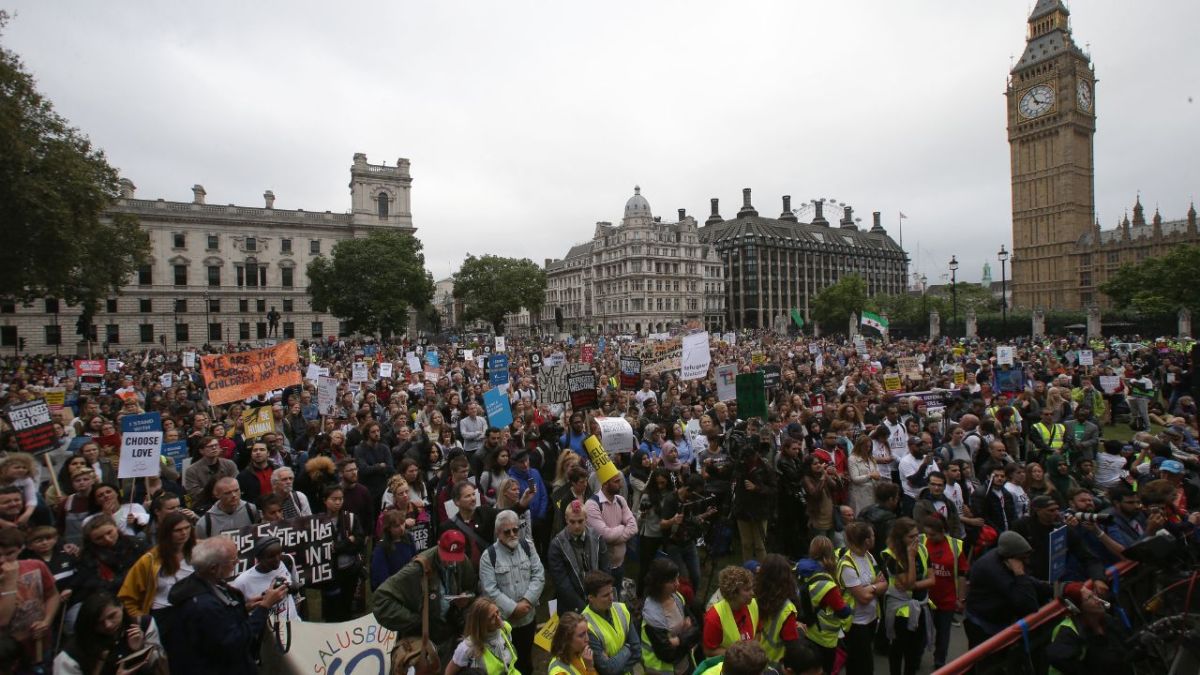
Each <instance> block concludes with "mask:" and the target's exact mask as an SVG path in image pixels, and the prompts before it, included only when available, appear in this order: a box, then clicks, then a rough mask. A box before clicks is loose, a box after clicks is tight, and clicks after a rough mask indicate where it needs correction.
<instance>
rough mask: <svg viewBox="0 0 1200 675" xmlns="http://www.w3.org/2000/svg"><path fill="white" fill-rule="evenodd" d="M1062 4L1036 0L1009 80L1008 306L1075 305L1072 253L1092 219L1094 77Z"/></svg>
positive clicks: (1075, 271)
mask: <svg viewBox="0 0 1200 675" xmlns="http://www.w3.org/2000/svg"><path fill="white" fill-rule="evenodd" d="M1069 18H1070V12H1069V11H1068V10H1067V8H1066V6H1065V5H1064V4H1063V2H1062V0H1038V2H1037V5H1036V6H1035V7H1034V9H1033V13H1032V14H1030V16H1029V34H1028V37H1027V40H1026V46H1025V52H1024V53H1023V54H1022V55H1021V60H1020V61H1018V62H1017V63H1016V65H1015V66H1014V68H1013V70H1012V73H1010V75H1009V79H1008V91H1007V98H1008V143H1009V154H1010V157H1011V166H1012V217H1013V224H1012V236H1013V242H1012V247H1013V249H1012V250H1013V256H1012V273H1013V305H1014V306H1017V307H1023V308H1026V309H1036V308H1041V309H1077V308H1079V307H1080V305H1081V302H1080V295H1079V287H1080V278H1079V270H1078V269H1077V265H1076V262H1075V260H1074V259H1073V257H1072V256H1070V255H1069V254H1070V252H1071V251H1072V250H1073V249H1074V246H1075V244H1076V243H1077V242H1078V241H1079V238H1080V236H1081V235H1083V234H1084V233H1085V232H1087V231H1089V228H1090V227H1091V223H1092V222H1093V220H1094V219H1093V213H1094V211H1095V200H1094V196H1093V175H1094V168H1093V164H1092V136H1093V135H1094V134H1095V133H1096V108H1095V104H1096V99H1095V84H1096V78H1095V74H1094V73H1093V72H1092V67H1091V63H1090V60H1089V58H1088V55H1087V54H1085V53H1084V52H1083V51H1082V50H1081V49H1079V47H1078V46H1076V45H1075V41H1074V40H1073V39H1072V37H1071V28H1070V24H1069Z"/></svg>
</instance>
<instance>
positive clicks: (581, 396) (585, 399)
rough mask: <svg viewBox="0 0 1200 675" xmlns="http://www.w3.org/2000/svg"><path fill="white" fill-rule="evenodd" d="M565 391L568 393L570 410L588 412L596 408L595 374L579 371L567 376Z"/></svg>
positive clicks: (589, 371)
mask: <svg viewBox="0 0 1200 675" xmlns="http://www.w3.org/2000/svg"><path fill="white" fill-rule="evenodd" d="M567 391H568V392H570V397H571V409H572V410H590V409H592V408H595V407H596V374H595V373H594V372H592V371H591V370H590V369H589V370H581V371H579V372H575V373H571V374H570V375H568V376H567Z"/></svg>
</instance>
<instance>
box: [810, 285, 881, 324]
mask: <svg viewBox="0 0 1200 675" xmlns="http://www.w3.org/2000/svg"><path fill="white" fill-rule="evenodd" d="M866 304H867V282H866V281H863V278H862V277H860V276H858V275H857V274H851V275H849V276H845V277H842V278H841V279H839V280H838V282H837V283H836V284H834V285H832V286H828V287H826V288H825V289H824V290H822V291H821V292H820V293H817V295H816V296H815V297H814V298H813V300H812V304H811V305H810V306H809V310H810V311H811V312H812V318H814V319H816V320H817V322H818V323H820V324H821V330H822V332H840V331H842V330H845V327H846V326H847V325H849V321H850V313H851V312H854V313H855V314H860V313H861V312H862V310H863V308H864V307H866Z"/></svg>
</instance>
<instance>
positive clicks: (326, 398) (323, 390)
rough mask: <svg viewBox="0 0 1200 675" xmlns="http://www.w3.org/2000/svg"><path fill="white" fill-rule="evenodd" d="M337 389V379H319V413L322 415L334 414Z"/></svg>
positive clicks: (323, 377)
mask: <svg viewBox="0 0 1200 675" xmlns="http://www.w3.org/2000/svg"><path fill="white" fill-rule="evenodd" d="M337 389H338V381H337V378H336V377H326V376H324V375H321V376H318V377H317V412H319V413H321V414H322V415H332V414H333V406H334V405H336V404H337Z"/></svg>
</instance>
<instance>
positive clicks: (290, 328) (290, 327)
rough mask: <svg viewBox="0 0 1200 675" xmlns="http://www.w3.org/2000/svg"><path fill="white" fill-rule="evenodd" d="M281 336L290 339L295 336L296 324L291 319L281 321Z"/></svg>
mask: <svg viewBox="0 0 1200 675" xmlns="http://www.w3.org/2000/svg"><path fill="white" fill-rule="evenodd" d="M283 337H285V338H287V339H288V340H291V339H292V338H295V337H296V324H294V323H292V322H291V321H284V322H283Z"/></svg>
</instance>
